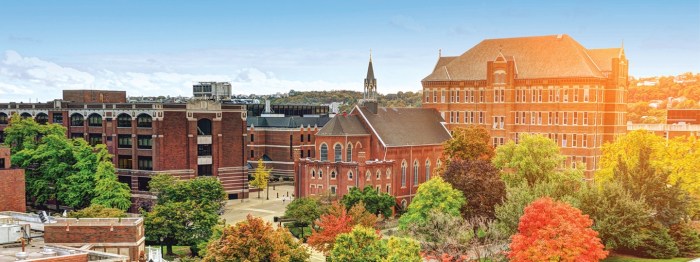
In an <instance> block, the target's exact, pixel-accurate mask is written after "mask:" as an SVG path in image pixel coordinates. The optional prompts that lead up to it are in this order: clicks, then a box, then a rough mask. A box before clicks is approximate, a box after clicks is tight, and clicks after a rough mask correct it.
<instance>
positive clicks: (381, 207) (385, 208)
mask: <svg viewBox="0 0 700 262" xmlns="http://www.w3.org/2000/svg"><path fill="white" fill-rule="evenodd" d="M340 201H341V202H342V203H343V205H345V208H346V209H348V210H349V209H350V208H352V207H353V206H355V205H356V204H357V203H359V202H362V203H364V206H365V208H366V209H367V211H369V212H370V213H372V214H375V215H379V214H381V215H383V216H384V217H390V216H391V215H392V209H391V208H392V207H394V206H395V205H396V198H394V197H393V196H391V195H389V194H387V193H380V192H377V190H376V189H374V188H373V187H372V186H366V187H365V188H364V189H362V190H360V189H359V188H357V187H353V188H351V189H350V192H348V193H347V194H345V195H344V196H343V198H342V199H341V200H340Z"/></svg>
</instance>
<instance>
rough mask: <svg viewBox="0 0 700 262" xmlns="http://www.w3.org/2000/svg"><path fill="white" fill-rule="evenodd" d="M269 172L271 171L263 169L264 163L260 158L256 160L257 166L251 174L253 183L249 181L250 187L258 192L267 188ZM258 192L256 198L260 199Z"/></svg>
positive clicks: (268, 196) (268, 197)
mask: <svg viewBox="0 0 700 262" xmlns="http://www.w3.org/2000/svg"><path fill="white" fill-rule="evenodd" d="M270 171H272V169H268V168H267V167H265V163H264V162H263V160H262V158H261V159H258V166H257V167H256V168H255V172H254V173H253V181H250V186H252V187H255V188H257V189H260V190H262V189H265V188H267V183H268V181H270ZM260 190H258V198H260ZM267 193H268V195H267V199H268V200H269V199H270V194H269V193H270V191H268V192H267Z"/></svg>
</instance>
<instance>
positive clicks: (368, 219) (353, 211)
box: [348, 202, 377, 228]
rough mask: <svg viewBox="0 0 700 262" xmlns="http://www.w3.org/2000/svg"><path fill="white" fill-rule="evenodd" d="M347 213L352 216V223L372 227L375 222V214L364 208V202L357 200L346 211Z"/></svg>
mask: <svg viewBox="0 0 700 262" xmlns="http://www.w3.org/2000/svg"><path fill="white" fill-rule="evenodd" d="M348 215H349V216H350V218H352V225H353V226H354V225H362V226H365V227H370V228H373V227H374V226H375V225H376V224H377V216H375V215H374V214H372V213H370V212H368V211H367V209H365V203H363V202H359V203H357V204H355V205H354V206H352V208H350V210H349V211H348Z"/></svg>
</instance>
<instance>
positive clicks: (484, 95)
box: [479, 88, 486, 103]
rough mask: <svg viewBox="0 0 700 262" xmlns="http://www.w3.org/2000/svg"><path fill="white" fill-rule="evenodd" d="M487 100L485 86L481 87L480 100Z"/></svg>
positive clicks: (482, 101)
mask: <svg viewBox="0 0 700 262" xmlns="http://www.w3.org/2000/svg"><path fill="white" fill-rule="evenodd" d="M485 101H486V93H485V92H484V89H483V88H480V89H479V102H481V103H484V102H485Z"/></svg>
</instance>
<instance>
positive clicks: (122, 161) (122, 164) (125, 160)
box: [117, 155, 134, 169]
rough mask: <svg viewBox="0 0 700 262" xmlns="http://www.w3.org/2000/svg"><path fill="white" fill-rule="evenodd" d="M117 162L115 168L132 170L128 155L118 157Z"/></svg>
mask: <svg viewBox="0 0 700 262" xmlns="http://www.w3.org/2000/svg"><path fill="white" fill-rule="evenodd" d="M118 160H119V161H117V168H121V169H132V168H134V166H133V164H132V162H133V161H132V160H131V156H129V155H119V156H118Z"/></svg>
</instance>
